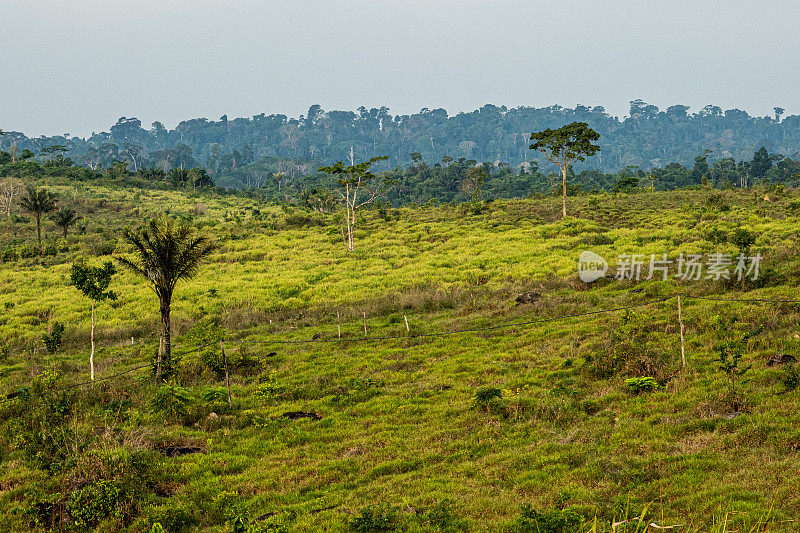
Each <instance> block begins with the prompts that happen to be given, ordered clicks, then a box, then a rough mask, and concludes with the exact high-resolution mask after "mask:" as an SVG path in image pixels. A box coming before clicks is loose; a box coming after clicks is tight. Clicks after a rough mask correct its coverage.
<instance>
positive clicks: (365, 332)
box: [362, 311, 367, 337]
mask: <svg viewBox="0 0 800 533" xmlns="http://www.w3.org/2000/svg"><path fill="white" fill-rule="evenodd" d="M362 314H363V315H364V336H365V337H366V336H367V312H366V311H362Z"/></svg>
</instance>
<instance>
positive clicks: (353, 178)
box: [319, 148, 389, 252]
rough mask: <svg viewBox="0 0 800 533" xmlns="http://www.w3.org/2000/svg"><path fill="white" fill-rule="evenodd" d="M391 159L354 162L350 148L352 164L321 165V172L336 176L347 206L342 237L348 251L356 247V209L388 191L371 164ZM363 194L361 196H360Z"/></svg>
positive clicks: (338, 191)
mask: <svg viewBox="0 0 800 533" xmlns="http://www.w3.org/2000/svg"><path fill="white" fill-rule="evenodd" d="M384 159H389V158H388V157H387V156H381V157H373V158H371V159H370V160H368V161H362V162H361V163H358V164H355V163H354V156H353V149H352V148H350V166H347V167H346V166H344V164H343V163H342V162H341V161H338V162H337V163H336V164H335V165H331V166H328V167H320V169H319V171H320V172H325V173H327V174H330V175H332V176H335V177H336V179H337V183H338V185H339V188H338V189H336V192H337V193H338V195H339V197H340V198H341V199H342V202H343V204H344V208H345V213H344V214H345V226H346V228H347V234H345V228H342V239H343V240H344V245H345V247H346V248H347V250H348V251H350V252H352V251H353V250H354V249H355V242H354V238H353V234H354V233H355V226H356V211H358V210H359V209H360V208H361V207H364V206H365V205H367V204H370V203H372V202H374V201H375V200H376V199H378V198H380V197H381V196H383V195H385V194H386V193H387V192H388V188H386V187H385V186H384V185H383V184H381V183H378V182H377V180H376V177H377V176H375V174H373V173H372V172H371V171H370V166H372V164H373V163H375V162H377V161H383V160H384ZM359 195H361V196H359Z"/></svg>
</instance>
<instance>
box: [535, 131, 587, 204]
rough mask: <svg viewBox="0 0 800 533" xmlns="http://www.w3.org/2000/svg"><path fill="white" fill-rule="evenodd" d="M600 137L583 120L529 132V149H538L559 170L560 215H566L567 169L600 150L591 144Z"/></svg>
mask: <svg viewBox="0 0 800 533" xmlns="http://www.w3.org/2000/svg"><path fill="white" fill-rule="evenodd" d="M599 138H600V134H599V133H597V132H596V131H594V130H593V129H592V128H590V127H589V125H588V124H586V123H585V122H573V123H572V124H567V125H566V126H562V127H560V128H558V129H555V130H551V129H549V128H548V129H546V130H544V131H540V132H535V133H531V141H533V144H531V145H530V149H531V150H539V151H540V152H541V153H543V154H544V156H545V157H546V158H547V159H549V160H550V161H551V162H552V163H553V164H554V165H556V166H557V167H558V168H559V169H560V170H561V181H562V199H563V203H562V208H561V216H562V217H565V216H567V170H568V169H569V167H571V166H572V165H573V164H574V163H575V162H576V161H585V160H586V158H587V157H589V156H592V155H594V154H595V153H597V152H599V151H600V147H599V146H598V145H596V144H592V141H596V140H597V139H599Z"/></svg>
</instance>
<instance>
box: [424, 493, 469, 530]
mask: <svg viewBox="0 0 800 533" xmlns="http://www.w3.org/2000/svg"><path fill="white" fill-rule="evenodd" d="M422 522H423V524H426V523H427V524H430V526H432V527H433V528H434V531H441V532H442V533H450V532H456V531H466V529H467V522H466V520H464V519H462V518H459V517H458V516H456V515H455V513H453V510H452V509H451V508H450V502H449V501H448V500H444V501H441V502H439V503H438V504H436V506H435V507H434V508H433V509H431V510H429V511H428V512H427V513H425V514H424V515H423V519H422Z"/></svg>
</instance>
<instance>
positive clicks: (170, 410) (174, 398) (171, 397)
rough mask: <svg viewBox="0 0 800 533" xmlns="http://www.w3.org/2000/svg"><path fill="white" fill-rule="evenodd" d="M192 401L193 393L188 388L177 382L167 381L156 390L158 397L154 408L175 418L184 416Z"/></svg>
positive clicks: (170, 417)
mask: <svg viewBox="0 0 800 533" xmlns="http://www.w3.org/2000/svg"><path fill="white" fill-rule="evenodd" d="M191 403H192V394H191V393H190V392H189V391H188V390H186V389H184V388H183V387H180V386H178V385H176V384H175V383H167V384H166V385H163V386H162V387H161V388H159V389H158V391H157V392H156V397H155V398H154V399H153V408H154V409H155V411H157V412H160V413H163V414H166V415H167V418H169V419H170V420H173V419H175V418H177V417H181V416H184V415H185V414H186V413H187V412H188V409H189V405H190V404H191Z"/></svg>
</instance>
